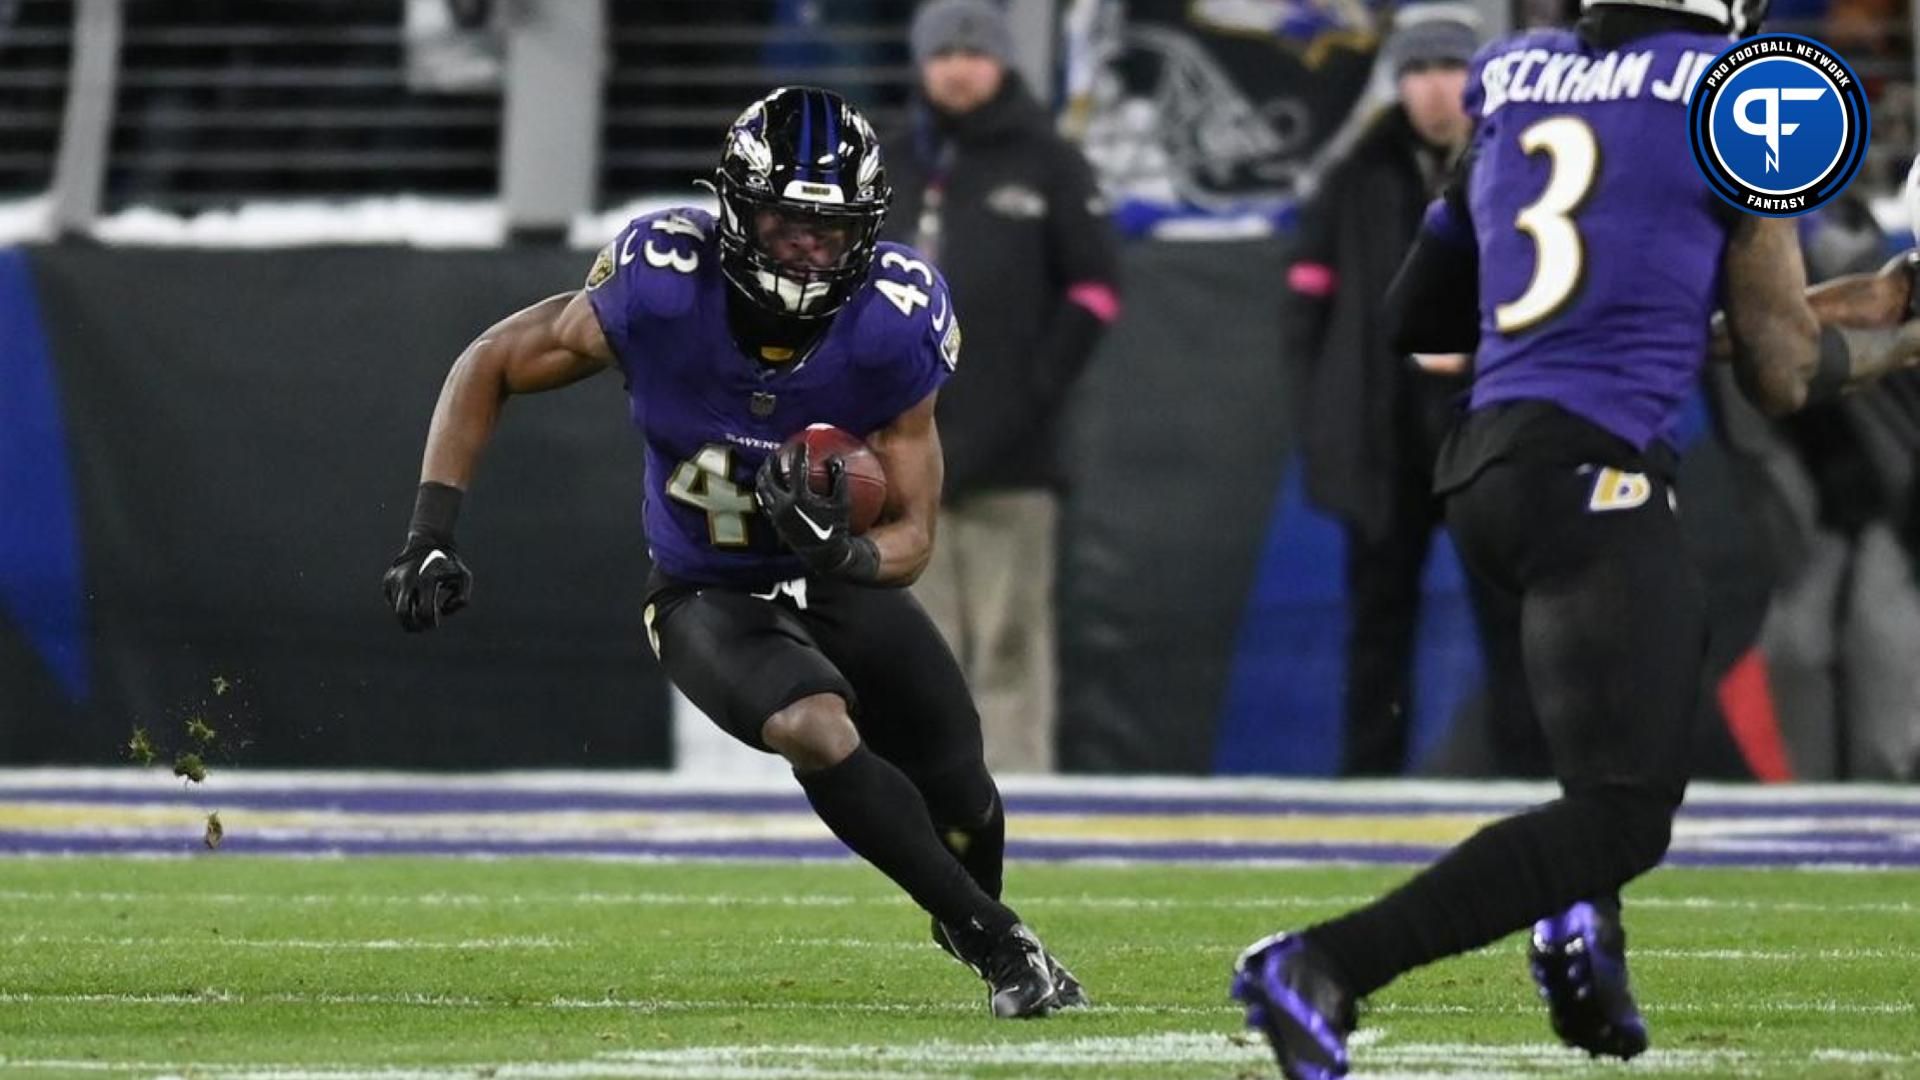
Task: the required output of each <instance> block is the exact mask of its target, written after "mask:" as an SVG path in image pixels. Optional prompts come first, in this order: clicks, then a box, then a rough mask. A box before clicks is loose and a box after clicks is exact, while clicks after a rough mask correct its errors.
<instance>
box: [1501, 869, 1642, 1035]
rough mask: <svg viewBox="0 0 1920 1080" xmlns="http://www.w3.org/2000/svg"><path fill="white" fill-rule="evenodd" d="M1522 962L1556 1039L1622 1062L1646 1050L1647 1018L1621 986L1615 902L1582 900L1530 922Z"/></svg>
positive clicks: (1622, 940)
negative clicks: (1529, 937) (1543, 1003)
mask: <svg viewBox="0 0 1920 1080" xmlns="http://www.w3.org/2000/svg"><path fill="white" fill-rule="evenodd" d="M1527 966H1528V968H1529V969H1531V970H1532V972H1533V982H1534V985H1536V986H1538V987H1539V988H1540V996H1541V997H1542V998H1543V999H1545V1000H1546V1003H1547V1011H1548V1014H1549V1016H1550V1017H1551V1018H1552V1020H1553V1033H1554V1034H1556V1035H1558V1036H1560V1041H1561V1042H1564V1043H1566V1044H1567V1045H1568V1046H1573V1047H1578V1048H1579V1049H1582V1050H1585V1051H1586V1052H1588V1053H1589V1054H1592V1055H1594V1056H1595V1057H1598V1056H1600V1055H1601V1054H1606V1055H1608V1056H1610V1057H1617V1058H1619V1059H1620V1060H1622V1061H1625V1060H1627V1059H1628V1058H1631V1057H1633V1056H1634V1055H1635V1054H1638V1053H1640V1052H1641V1051H1642V1050H1645V1049H1646V1048H1647V1022H1646V1021H1645V1020H1643V1019H1641V1018H1640V1008H1639V1006H1637V1005H1635V1004H1634V1002H1633V991H1632V990H1630V989H1629V988H1628V986H1627V933H1626V931H1625V930H1623V929H1621V927H1620V902H1619V901H1618V900H1613V899H1606V900H1594V901H1585V900H1583V901H1581V902H1580V903H1577V904H1575V905H1573V906H1572V907H1570V908H1568V909H1567V910H1565V911H1563V912H1561V913H1560V914H1558V915H1555V916H1553V917H1552V918H1548V919H1541V920H1540V921H1539V922H1538V923H1535V924H1534V927H1533V941H1532V942H1531V944H1530V945H1529V946H1528V948H1527Z"/></svg>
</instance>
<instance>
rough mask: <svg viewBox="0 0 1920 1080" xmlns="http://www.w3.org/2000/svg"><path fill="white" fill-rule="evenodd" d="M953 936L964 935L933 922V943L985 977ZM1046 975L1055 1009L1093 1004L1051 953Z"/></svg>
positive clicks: (1071, 974)
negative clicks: (1051, 981) (1051, 987)
mask: <svg viewBox="0 0 1920 1080" xmlns="http://www.w3.org/2000/svg"><path fill="white" fill-rule="evenodd" d="M955 936H964V934H962V935H956V934H955V933H954V932H953V931H951V930H949V929H948V928H947V926H946V924H945V923H942V922H941V921H940V920H939V919H935V920H933V943H934V944H935V945H938V946H940V948H941V949H943V950H945V951H946V954H947V955H948V956H951V957H953V958H954V959H955V960H958V961H960V962H961V963H962V964H965V965H967V967H968V968H970V969H971V970H972V971H973V973H974V974H975V975H979V976H981V977H982V978H984V977H986V972H985V971H983V970H981V968H980V965H979V964H977V963H975V962H974V961H972V960H969V959H967V957H966V956H965V955H962V953H961V951H960V950H959V949H958V948H956V947H955V946H954V943H953V942H954V937H955ZM984 951H985V950H984V949H982V948H978V947H976V948H975V949H974V952H975V953H976V954H979V953H984ZM1047 975H1048V977H1050V978H1051V979H1053V990H1054V997H1055V999H1056V1000H1055V1003H1054V1007H1055V1008H1059V1009H1078V1008H1083V1007H1085V1006H1088V1005H1091V1004H1093V999H1092V998H1090V997H1088V996H1087V988H1086V987H1084V986H1082V985H1080V980H1079V979H1076V978H1074V977H1073V972H1071V971H1068V970H1067V969H1066V965H1064V964H1062V963H1061V962H1060V961H1058V960H1056V959H1054V957H1053V954H1052V953H1048V954H1047Z"/></svg>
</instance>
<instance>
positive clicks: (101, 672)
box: [0, 242, 1766, 776]
mask: <svg viewBox="0 0 1920 1080" xmlns="http://www.w3.org/2000/svg"><path fill="white" fill-rule="evenodd" d="M1284 254H1285V253H1284V250H1282V249H1279V248H1276V247H1275V246H1273V245H1271V244H1265V243H1257V242H1242V243H1237V244H1227V245H1214V244H1207V245H1193V244H1181V243H1153V244H1144V245H1138V246H1135V247H1132V248H1130V249H1129V251H1128V253H1127V262H1126V267H1125V270H1126V275H1125V276H1126V279H1127V281H1128V282H1129V286H1130V296H1131V297H1132V299H1131V300H1130V301H1129V307H1128V310H1127V314H1126V316H1125V317H1124V320H1123V322H1122V323H1121V324H1120V325H1119V326H1118V327H1117V328H1116V331H1115V333H1113V334H1112V335H1111V336H1110V338H1109V340H1108V344H1107V345H1106V346H1105V347H1104V348H1103V350H1102V354H1101V355H1100V356H1099V357H1098V358H1097V359H1096V361H1095V363H1094V364H1093V365H1092V366H1091V373H1090V375H1089V377H1088V381H1087V385H1086V386H1085V388H1084V390H1083V392H1082V397H1081V399H1080V401H1079V402H1078V404H1077V411H1076V414H1075V417H1076V419H1075V423H1074V425H1073V431H1072V434H1071V438H1070V444H1071V452H1070V455H1069V456H1070V458H1071V460H1073V461H1075V462H1077V463H1079V465H1078V467H1077V469H1076V478H1075V483H1074V486H1073V487H1072V489H1071V490H1070V491H1069V493H1068V495H1067V498H1066V501H1065V507H1064V514H1063V517H1064V521H1063V528H1062V565H1061V582H1060V586H1059V588H1060V616H1059V617H1060V624H1061V634H1062V642H1061V654H1062V662H1063V672H1062V687H1063V696H1062V714H1063V715H1062V722H1061V739H1060V744H1061V759H1062V760H1061V764H1062V767H1063V768H1065V769H1067V770H1070V771H1080V772H1125V773H1208V772H1226V773H1247V772H1282V773H1300V774H1314V773H1324V772H1328V771H1330V770H1331V769H1332V768H1333V766H1334V764H1335V762H1336V760H1337V756H1338V752H1339V738H1338V729H1337V725H1336V724H1334V723H1332V722H1331V721H1332V718H1333V717H1335V716H1337V714H1338V706H1339V688H1340V686H1341V685H1342V683H1343V680H1344V677H1345V673H1344V671H1343V669H1342V657H1341V649H1340V642H1341V635H1342V626H1343V623H1342V586H1341V584H1340V583H1341V580H1342V576H1341V560H1342V557H1343V554H1342V550H1341V545H1340V538H1339V534H1338V530H1336V529H1334V528H1333V527H1332V526H1331V525H1330V524H1329V523H1328V522H1327V521H1326V519H1324V518H1323V517H1321V516H1319V515H1318V514H1316V513H1315V512H1314V511H1312V510H1311V509H1309V508H1308V507H1307V506H1306V505H1305V503H1304V501H1303V500H1302V498H1301V495H1300V490H1299V480H1298V475H1297V468H1296V466H1295V465H1294V458H1293V457H1292V455H1291V450H1290V447H1291V445H1292V441H1293V438H1294V434H1293V432H1292V430H1291V425H1292V421H1291V416H1292V414H1293V409H1292V407H1291V394H1292V392H1293V388H1292V387H1291V386H1290V385H1289V382H1288V380H1287V378H1286V377H1285V371H1284V369H1283V368H1282V367H1281V366H1280V365H1279V364H1277V363H1273V362H1268V361H1266V360H1264V359H1262V360H1261V361H1260V362H1253V361H1252V360H1251V358H1267V357H1272V356H1274V355H1275V354H1276V351H1277V350H1278V349H1279V347H1280V346H1279V342H1280V340H1281V337H1282V332H1283V327H1282V326H1281V324H1280V320H1279V318H1278V312H1277V309H1276V308H1274V307H1273V306H1272V305H1271V304H1267V303H1264V302H1263V299H1264V297H1265V296H1266V291H1267V288H1268V285H1267V283H1268V282H1270V281H1271V280H1273V278H1274V276H1275V275H1276V274H1278V273H1279V272H1280V267H1281V266H1282V265H1283V262H1284ZM580 267H581V259H580V257H579V256H578V255H576V254H574V253H572V252H569V251H553V250H546V251H538V250H522V251H513V252H463V253H455V252H419V251H409V250H405V249H395V248H389V249H315V250H293V251H269V252H258V253H235V252H179V251H160V250H150V249H117V250H116V249H100V248H81V247H50V248H41V249H35V250H34V251H32V252H31V254H29V255H21V254H13V255H9V256H6V257H5V259H4V260H0V319H3V320H4V321H3V322H0V329H4V331H5V333H4V340H3V341H0V372H4V373H5V374H6V376H7V385H8V387H9V393H8V395H7V398H6V405H7V409H6V411H7V423H6V425H5V427H4V429H3V430H4V432H5V435H4V436H0V466H4V472H0V476H4V478H5V487H4V492H5V495H6V499H7V507H8V513H7V514H6V515H5V522H6V526H5V528H4V529H0V556H5V558H4V559H3V560H0V598H4V600H5V601H6V603H5V606H4V609H0V610H4V611H5V612H6V616H5V627H4V629H0V643H4V644H3V645H0V685H3V686H4V687H5V688H6V693H5V698H4V701H3V702H0V756H4V757H5V758H6V759H7V760H9V761H15V762H32V761H62V762H105V761H112V760H115V759H116V758H118V757H120V756H121V754H122V748H123V744H124V743H125V741H126V739H127V736H128V733H129V732H130V730H131V729H132V728H133V727H134V726H139V725H145V726H151V727H154V728H156V729H158V728H162V727H168V726H172V725H178V724H180V723H183V722H184V721H185V720H186V719H187V718H189V717H192V716H205V717H208V718H209V720H210V722H212V723H214V724H215V726H216V727H221V728H223V729H225V730H228V731H231V732H233V733H235V734H236V735H237V736H238V738H239V739H243V740H245V741H246V743H247V745H245V746H244V747H242V746H240V744H239V742H238V741H236V742H233V743H230V744H228V745H229V749H230V750H231V751H232V752H234V753H235V754H236V756H237V757H238V758H239V760H242V761H244V762H246V763H249V764H262V765H287V764H301V765H344V764H354V765H382V766H411V767H424V766H431V767H505V766H536V765H574V766H580V765H667V764H670V763H671V762H670V760H669V753H668V750H667V746H668V742H669V725H670V713H669V705H668V696H667V691H666V687H665V685H664V683H663V681H662V679H661V676H660V674H659V672H658V669H657V668H656V667H655V666H654V664H653V662H652V659H651V657H650V656H649V655H647V653H646V648H645V644H644V635H643V633H642V630H641V626H640V619H639V606H640V597H641V583H642V582H643V581H644V579H645V576H646V552H645V547H644V544H643V542H642V540H641V536H640V529H639V480H640V476H641V460H640V458H641V455H640V452H639V440H638V438H637V437H636V435H635V433H634V432H633V431H632V430H631V428H630V427H629V426H628V425H627V422H626V417H625V408H624V401H623V399H622V397H621V395H619V393H618V392H617V390H618V385H617V383H616V382H615V381H614V380H613V379H612V377H610V376H608V377H602V378H601V379H598V380H595V381H592V382H589V383H587V384H585V385H583V386H580V387H576V388H573V389H570V390H568V391H565V392H563V393H560V394H557V395H552V396H542V397H533V398H528V399H525V400H524V401H517V402H515V404H514V407H513V410H512V412H511V414H510V416H509V417H508V420H507V422H506V423H505V424H504V425H503V426H502V428H501V432H500V435H499V438H498V442H497V444H496V445H494V446H492V447H490V448H489V450H488V454H487V459H486V467H485V468H484V469H482V470H481V474H480V477H479V480H478V482H477V483H476V486H475V489H474V492H473V494H472V497H471V498H470V499H469V501H468V508H467V511H466V513H465V514H464V515H463V517H462V524H463V529H462V535H463V536H465V537H466V538H467V541H466V545H467V546H466V548H465V554H466V555H467V557H468V558H469V560H470V561H471V562H472V563H473V564H474V565H475V567H476V570H477V572H478V574H479V588H478V593H477V596H476V605H475V608H474V610H473V612H471V613H468V614H464V615H462V616H461V617H460V618H459V619H457V620H455V621H454V622H452V623H451V624H449V625H448V626H447V627H444V628H442V629H441V630H440V631H438V632H436V633H434V634H428V635H422V636H418V637H409V636H406V635H403V634H402V633H401V632H400V631H399V630H398V629H397V628H395V627H394V625H393V622H392V618H391V616H390V615H389V614H388V612H387V611H386V610H385V609H384V607H383V606H382V604H381V603H380V600H379V595H378V588H377V584H376V580H375V579H376V578H377V576H378V572H379V569H380V568H381V566H382V565H383V564H384V562H385V560H386V559H387V558H388V557H389V556H390V555H391V554H392V550H393V549H394V548H395V546H396V545H397V544H398V542H399V536H398V535H397V533H398V531H399V530H400V527H401V526H402V525H403V524H404V522H405V518H406V512H407V507H408V505H409V504H410V499H411V492H412V486H413V479H414V470H415V466H416V462H417V459H418V454H419V443H420V439H421V437H422V433H423V432H424V430H425V424H426V420H427V416H428V414H429V412H430V411H431V408H432V402H433V397H434V392H435V390H436V388H437V387H438V385H439V382H440V380H441V378H442V377H443V375H444V374H445V369H446V365H447V363H448V361H449V358H450V357H452V356H454V355H455V354H457V353H458V352H459V350H460V349H461V348H462V347H463V345H464V344H465V342H466V341H467V340H469V339H470V337H471V336H473V335H474V334H475V333H477V332H478V330H477V328H481V327H484V326H485V325H486V324H488V323H489V322H490V321H492V320H493V319H495V318H497V317H498V316H499V315H500V314H502V313H504V312H507V311H510V310H513V309H514V308H516V307H518V306H521V305H523V304H525V303H529V302H531V301H533V300H535V299H538V298H539V297H540V296H542V295H545V294H548V293H551V292H555V291H560V290H562V289H565V288H567V287H568V286H569V285H570V284H571V283H572V282H573V281H574V280H575V279H576V278H577V277H578V275H579V273H580ZM1146 418H1151V419H1150V420H1149V419H1146ZM1704 425H1705V419H1704V414H1701V416H1700V418H1699V426H1698V428H1697V431H1696V433H1697V434H1700V435H1704V434H1705V428H1704ZM1688 469H1689V477H1688V479H1689V480H1690V481H1692V482H1691V483H1689V484H1687V486H1686V490H1687V491H1688V492H1689V495H1690V497H1692V500H1693V501H1692V502H1690V504H1689V506H1688V519H1687V520H1688V521H1689V524H1690V526H1692V527H1693V528H1694V529H1695V531H1696V532H1697V533H1698V535H1699V538H1700V550H1701V554H1702V556H1703V557H1704V558H1705V559H1706V562H1707V565H1708V566H1709V568H1710V580H1711V581H1713V582H1714V583H1716V596H1717V598H1718V599H1719V600H1720V601H1721V602H1720V603H1719V604H1718V605H1717V609H1718V610H1720V611H1721V612H1722V618H1721V620H1720V622H1719V625H1718V626H1717V627H1716V641H1717V642H1719V643H1720V644H1719V645H1718V646H1717V654H1718V658H1719V661H1720V663H1719V668H1718V669H1719V670H1726V669H1727V668H1729V667H1730V666H1731V665H1732V664H1733V662H1734V661H1736V660H1737V659H1739V658H1740V657H1741V656H1742V655H1744V654H1745V652H1746V650H1747V648H1748V646H1749V644H1750V643H1751V641H1752V639H1753V636H1754V633H1755V630H1756V628H1757V624H1758V619H1759V615H1760V612H1761V610H1762V609H1763V607H1764V603H1765V596H1766V588H1765V583H1766V576H1765V569H1764V567H1760V568H1759V573H1758V574H1756V573H1754V570H1755V566H1754V563H1755V560H1756V559H1758V557H1759V556H1758V553H1757V552H1756V551H1755V547H1754V543H1753V540H1752V537H1753V531H1752V529H1751V528H1750V527H1749V524H1748V522H1747V520H1746V511H1745V510H1744V509H1743V508H1742V507H1741V506H1740V505H1739V503H1738V499H1737V498H1736V497H1734V496H1733V495H1732V492H1733V491H1734V490H1735V488H1734V486H1733V481H1734V478H1732V477H1730V476H1728V475H1727V473H1726V469H1727V465H1726V462H1725V459H1724V455H1723V454H1721V453H1720V452H1719V451H1717V449H1716V448H1715V444H1714V442H1713V440H1711V439H1705V440H1704V441H1702V442H1701V443H1700V444H1699V447H1698V450H1697V452H1696V453H1694V454H1693V455H1692V456H1691V457H1690V459H1689V464H1688ZM1695 493H1697V494H1695ZM1427 587H1428V591H1429V596H1430V599H1431V600H1432V601H1433V602H1432V603H1431V604H1430V605H1429V607H1428V612H1429V614H1428V617H1427V619H1426V621H1425V623H1424V624H1423V630H1422V633H1421V637H1420V644H1419V648H1418V659H1417V664H1416V667H1417V671H1418V672H1419V686H1418V692H1417V694H1416V697H1417V700H1419V701H1421V702H1422V703H1423V704H1422V706H1421V713H1420V716H1419V717H1418V718H1417V735H1416V739H1415V742H1416V746H1417V753H1416V762H1417V763H1421V764H1424V765H1425V766H1426V768H1427V769H1428V770H1429V771H1442V772H1449V773H1464V774H1476V773H1481V772H1484V771H1485V770H1486V768H1487V756H1486V754H1485V752H1484V750H1483V749H1482V748H1481V747H1480V746H1479V745H1478V743H1477V742H1476V740H1477V739H1478V737H1479V736H1478V734H1477V733H1478V727H1477V725H1478V723H1479V718H1478V717H1477V715H1476V712H1475V708H1476V700H1477V698H1476V695H1477V692H1478V688H1479V682H1480V662H1479V656H1478V652H1477V648H1476V646H1475V644H1474V641H1473V637H1472V631H1471V626H1470V622H1469V620H1468V618H1467V616H1466V613H1465V602H1464V598H1463V596H1462V591H1461V590H1462V586H1461V581H1460V571H1459V569H1458V566H1457V563H1456V562H1455V561H1454V560H1453V557H1452V555H1451V553H1450V552H1448V551H1442V552H1441V553H1440V554H1439V555H1438V556H1436V558H1435V559H1434V562H1433V565H1432V568H1431V570H1430V572H1429V576H1428V586H1427ZM218 687H226V689H225V690H218V689H217V688H218ZM1701 725H1702V727H1701V731H1702V734H1701V740H1700V741H1701V744H1702V746H1703V748H1705V749H1706V750H1707V751H1709V753H1708V756H1707V758H1706V760H1705V762H1704V764H1705V765H1706V766H1708V771H1709V772H1711V773H1713V774H1715V775H1723V776H1724V775H1747V774H1749V773H1750V770H1749V769H1748V767H1747V766H1746V764H1745V762H1744V761H1743V759H1742V758H1741V757H1740V755H1739V754H1738V753H1737V752H1736V751H1735V748H1734V744H1733V742H1732V741H1731V738H1732V737H1731V736H1730V735H1729V734H1728V729H1727V727H1726V725H1725V723H1724V720H1723V717H1722V715H1721V712H1720V710H1719V709H1718V708H1717V707H1715V706H1713V705H1712V704H1709V706H1708V707H1707V708H1705V709H1704V710H1703V714H1702V717H1701Z"/></svg>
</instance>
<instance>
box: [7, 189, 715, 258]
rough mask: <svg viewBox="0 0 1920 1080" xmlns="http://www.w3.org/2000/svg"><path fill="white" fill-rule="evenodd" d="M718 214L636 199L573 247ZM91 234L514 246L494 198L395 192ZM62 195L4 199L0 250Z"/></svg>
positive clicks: (167, 242) (19, 238) (581, 229)
mask: <svg viewBox="0 0 1920 1080" xmlns="http://www.w3.org/2000/svg"><path fill="white" fill-rule="evenodd" d="M679 206H691V207H696V208H699V209H703V210H707V211H709V212H711V211H712V210H713V209H714V201H713V197H712V196H711V195H710V194H708V193H706V192H702V191H687V192H685V193H683V194H677V195H675V194H669V195H658V196H650V197H645V198H640V199H635V200H633V201H631V202H627V203H624V204H622V205H620V206H615V207H611V208H608V209H606V210H602V211H593V212H589V213H584V214H580V215H578V216H577V217H575V218H574V220H573V221H572V222H571V223H570V225H569V226H568V228H567V243H568V244H570V245H572V246H573V247H576V248H581V249H584V250H591V249H593V248H597V247H599V246H601V245H602V244H605V243H606V242H607V241H609V240H611V239H612V238H613V237H614V236H616V235H618V234H619V232H620V230H621V228H622V227H624V226H625V225H626V223H627V222H628V221H630V220H632V219H633V218H636V217H639V216H640V215H642V214H649V213H652V212H654V211H656V210H663V209H667V208H670V207H679ZM86 234H87V235H88V236H89V237H91V238H92V239H94V240H98V241H100V242H101V243H104V244H113V245H126V246H133V247H177V248H227V249H236V248H240V249H258V248H278V247H315V246H332V245H359V244H400V245H406V246H409V247H417V248H429V249H476V248H497V247H501V246H502V245H504V244H505V243H506V240H507V221H506V211H505V208H504V207H502V205H501V204H500V202H499V201H498V200H494V199H446V198H424V197H421V196H417V195H394V196H383V197H378V198H368V199H353V200H323V199H315V200H301V201H274V202H266V201H263V202H252V203H243V204H240V205H238V206H233V207H226V208H221V209H213V210H204V211H200V212H198V213H179V212H175V211H171V210H162V209H159V208H157V207H152V206H134V207H129V208H127V209H125V210H121V211H118V212H116V213H113V214H109V215H107V216H105V217H102V218H99V219H97V220H96V221H95V222H94V223H93V225H92V226H91V227H90V228H88V229H87V230H86ZM53 236H54V229H53V200H52V199H51V198H50V197H49V196H46V195H38V196H34V197H32V198H27V199H18V200H12V201H6V202H0V246H4V245H8V244H22V243H41V242H45V241H48V240H51V239H53Z"/></svg>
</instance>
